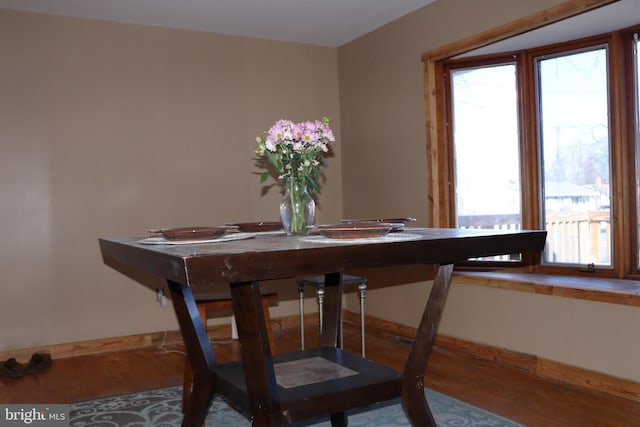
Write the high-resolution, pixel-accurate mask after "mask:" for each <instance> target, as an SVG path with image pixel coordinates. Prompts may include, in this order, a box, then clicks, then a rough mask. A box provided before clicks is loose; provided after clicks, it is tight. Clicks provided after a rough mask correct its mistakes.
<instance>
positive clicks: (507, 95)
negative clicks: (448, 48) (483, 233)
mask: <svg viewBox="0 0 640 427" xmlns="http://www.w3.org/2000/svg"><path fill="white" fill-rule="evenodd" d="M451 87H452V113H453V135H454V137H453V139H454V159H455V160H454V161H455V198H456V224H457V226H458V227H460V228H491V229H492V228H504V229H520V228H521V224H522V219H521V209H520V206H521V198H520V161H519V137H518V133H519V130H518V105H517V88H516V67H515V65H514V64H506V65H499V66H488V67H482V68H473V69H460V70H454V71H452V73H451ZM492 259H493V260H497V259H503V260H512V261H515V260H518V259H519V256H516V257H509V256H505V257H496V258H492Z"/></svg>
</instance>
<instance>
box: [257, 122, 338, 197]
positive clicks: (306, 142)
mask: <svg viewBox="0 0 640 427" xmlns="http://www.w3.org/2000/svg"><path fill="white" fill-rule="evenodd" d="M256 141H257V142H258V147H257V148H256V150H255V153H256V154H257V155H258V156H260V157H261V158H263V159H266V160H267V161H268V162H269V163H270V164H271V165H272V166H273V168H274V169H275V171H276V172H277V173H278V178H280V179H282V180H283V181H284V182H285V185H286V183H287V181H295V182H298V183H300V184H303V185H306V186H307V187H308V189H309V191H311V192H312V193H314V192H318V193H319V192H320V184H319V182H318V181H319V179H320V174H321V171H320V169H321V167H324V166H326V159H325V158H324V154H325V153H328V152H329V143H330V142H335V137H334V136H333V131H332V130H331V128H330V127H329V119H328V118H326V117H323V118H322V120H315V121H308V122H301V123H294V122H292V121H291V120H278V121H277V122H276V123H275V124H274V125H273V126H271V128H269V130H267V131H265V132H263V133H262V135H260V136H258V137H257V138H256ZM271 173H272V172H271V171H265V172H263V173H261V174H260V182H265V181H266V180H267V179H268V178H269V176H270V175H271Z"/></svg>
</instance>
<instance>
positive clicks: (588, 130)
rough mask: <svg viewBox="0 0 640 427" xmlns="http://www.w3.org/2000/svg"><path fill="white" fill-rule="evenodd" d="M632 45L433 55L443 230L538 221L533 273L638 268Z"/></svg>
mask: <svg viewBox="0 0 640 427" xmlns="http://www.w3.org/2000/svg"><path fill="white" fill-rule="evenodd" d="M638 48H639V41H638V37H637V32H634V31H633V29H630V30H624V31H618V32H614V33H610V34H606V35H602V36H596V37H589V38H585V39H581V40H574V41H570V42H564V43H561V44H555V45H550V46H543V47H536V48H533V49H528V50H523V51H518V52H507V53H498V54H490V55H482V56H478V57H473V56H469V57H464V58H458V59H449V58H447V59H444V60H442V61H439V62H438V63H437V66H435V67H434V69H433V70H434V71H437V73H438V75H439V76H440V77H441V78H439V77H436V78H435V81H436V82H438V81H442V82H443V84H442V87H441V88H440V89H439V90H438V91H436V103H435V105H436V106H437V108H438V109H439V123H441V124H442V126H439V129H440V131H439V134H438V138H439V139H440V140H441V141H443V142H442V143H439V145H438V147H439V148H442V149H444V150H445V152H446V153H448V154H447V157H446V158H447V159H448V160H446V162H445V163H444V164H441V165H439V167H440V169H441V170H442V171H444V174H443V175H440V177H441V178H440V179H441V180H442V182H447V183H448V184H449V185H448V186H446V187H445V190H443V193H442V194H440V195H439V196H440V197H439V199H440V201H441V205H440V206H439V208H440V209H442V208H443V207H446V209H444V213H442V212H441V213H440V215H438V213H437V212H435V214H436V216H438V217H437V218H436V220H437V221H440V223H439V224H438V226H449V227H462V228H514V229H520V228H533V229H545V230H547V233H548V235H547V236H548V237H547V245H546V248H545V251H544V254H543V257H542V260H541V263H540V265H539V267H537V270H538V271H539V272H557V273H568V274H578V275H580V274H590V275H594V274H595V275H601V276H616V277H623V276H627V275H633V274H637V273H638V271H639V266H640V245H639V244H638V240H639V239H638V235H640V203H638V200H640V197H639V196H640V192H639V190H640V173H636V171H638V170H640V168H639V167H637V166H638V165H640V138H639V137H638V135H640V128H639V127H638V124H637V123H638V116H640V107H639V105H638V99H639V98H640V89H638V87H639V86H640V85H638V80H639V79H640V71H639V69H640V65H639V64H640V63H639V61H640V59H639V58H638V55H637V51H638ZM630 88H633V90H630ZM629 93H631V94H633V96H629V95H628V94H629ZM629 112H632V113H631V114H630V113H629ZM630 117H631V119H630ZM445 124H446V125H445ZM634 152H635V156H634V155H633V154H632V153H634ZM634 158H635V159H636V160H635V162H634V161H633V159H634ZM629 177H635V179H634V180H631V179H630V178H629ZM443 178H444V179H443ZM437 221H436V222H437ZM520 261H521V256H520V255H519V254H513V255H511V256H508V257H501V258H489V259H481V260H473V264H474V265H483V266H492V265H493V266H495V265H500V264H499V263H498V262H509V263H511V264H513V263H518V262H520Z"/></svg>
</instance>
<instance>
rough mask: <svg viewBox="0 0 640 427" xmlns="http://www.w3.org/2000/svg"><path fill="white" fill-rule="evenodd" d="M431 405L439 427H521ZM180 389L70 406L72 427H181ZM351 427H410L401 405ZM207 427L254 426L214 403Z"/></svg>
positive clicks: (430, 394)
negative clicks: (208, 426)
mask: <svg viewBox="0 0 640 427" xmlns="http://www.w3.org/2000/svg"><path fill="white" fill-rule="evenodd" d="M426 394H427V401H428V402H429V407H430V408H431V411H432V412H433V415H434V417H435V419H436V421H437V423H438V426H439V427H440V426H452V427H453V426H455V427H523V426H522V425H521V424H518V423H515V422H513V421H510V420H508V419H505V418H502V417H499V416H497V415H494V414H492V413H490V412H487V411H484V410H482V409H480V408H477V407H475V406H472V405H468V404H466V403H464V402H461V401H459V400H457V399H454V398H451V397H449V396H446V395H444V394H441V393H438V392H436V391H432V390H426ZM181 404H182V387H181V386H176V387H169V388H163V389H158V390H150V391H145V392H140V393H132V394H124V395H119V396H112V397H105V398H102V399H96V400H88V401H85V402H79V403H74V404H72V405H71V411H70V424H69V425H70V426H73V427H80V426H82V427H89V426H92V427H98V426H99V427H112V426H118V427H143V426H144V427H147V426H148V427H174V426H175V427H177V426H180V423H181V421H182V413H181V410H180V408H181ZM348 416H349V427H397V426H409V425H410V424H409V421H408V420H407V417H406V415H405V413H404V411H403V409H402V405H401V404H400V402H399V401H398V400H395V401H389V402H385V403H383V404H378V405H374V406H369V407H367V408H366V409H364V410H359V411H351V412H349V413H348ZM206 424H207V425H210V426H216V427H231V426H233V427H236V426H237V427H243V426H250V423H249V421H248V420H247V418H245V417H243V416H242V415H241V414H239V413H238V412H236V411H235V410H234V409H232V408H231V407H230V406H229V405H228V404H227V402H226V401H225V400H224V399H223V398H222V397H220V396H218V397H216V399H215V400H214V402H213V405H212V407H211V410H210V411H209V415H208V416H207V421H206ZM293 426H295V427H302V426H308V427H330V426H331V423H330V422H329V421H328V419H320V420H311V421H308V422H304V423H296V424H293Z"/></svg>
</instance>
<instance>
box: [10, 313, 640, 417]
mask: <svg viewBox="0 0 640 427" xmlns="http://www.w3.org/2000/svg"><path fill="white" fill-rule="evenodd" d="M274 325H275V327H276V330H275V331H274V335H275V340H276V346H277V351H278V352H287V351H293V350H297V349H298V348H299V345H300V339H299V331H298V330H297V329H284V330H278V329H277V324H274ZM344 339H345V348H346V349H347V350H349V351H352V352H354V353H359V351H360V336H359V327H358V326H357V325H350V324H347V325H346V327H345V333H344ZM317 343H318V337H317V327H314V326H313V325H312V326H309V328H308V329H307V338H306V344H307V347H312V346H314V345H317ZM214 349H215V354H216V357H217V359H218V361H219V362H225V361H228V360H234V359H237V358H239V348H238V343H237V341H233V342H230V343H224V344H215V346H214ZM408 349H409V345H408V344H407V343H406V342H402V341H401V340H397V339H395V338H394V337H391V336H389V335H387V334H385V333H383V332H380V331H375V330H367V357H368V358H369V359H372V360H376V361H377V362H379V363H383V364H385V365H388V366H391V367H393V368H396V369H398V370H400V369H401V368H402V366H403V364H404V362H405V359H406V355H407V352H408ZM182 350H183V349H182V347H181V346H172V347H170V348H168V349H156V348H153V349H143V350H133V351H122V352H115V353H105V354H100V355H94V356H83V357H75V358H67V359H58V360H54V363H53V366H52V368H51V369H49V370H47V371H44V372H41V373H39V374H37V375H31V376H25V377H22V378H20V379H8V378H0V403H69V402H76V401H81V400H87V399H93V398H96V397H101V396H109V395H114V394H121V393H128V392H134V391H141V390H147V389H153V388H158V387H166V386H172V385H178V384H181V381H182V373H183V363H184V356H183V354H182V353H181V351H182ZM426 383H427V386H428V387H430V388H432V389H435V390H438V391H440V392H443V393H445V394H448V395H449V396H452V397H456V398H458V399H460V400H462V401H465V402H467V403H471V404H473V405H476V406H478V407H481V408H484V409H486V410H488V411H491V412H493V413H496V414H499V415H502V416H504V417H506V418H509V419H512V420H514V421H517V422H520V423H522V424H524V425H527V426H531V427H581V426H585V427H624V426H629V427H631V426H640V404H639V403H635V402H632V401H629V400H626V399H622V398H617V397H612V396H609V395H606V394H603V393H598V392H594V391H590V390H587V389H583V388H578V387H573V386H567V385H564V384H561V383H558V382H555V381H549V380H544V379H541V378H538V377H536V376H535V375H532V374H530V373H527V372H524V371H521V370H517V369H513V368H508V367H504V366H500V365H498V364H496V363H493V362H488V361H483V360H479V359H475V358H471V357H468V356H465V355H461V354H457V353H454V352H451V351H447V350H445V349H442V348H435V349H434V352H433V354H432V357H431V360H430V361H429V365H428V368H427V376H426Z"/></svg>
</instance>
